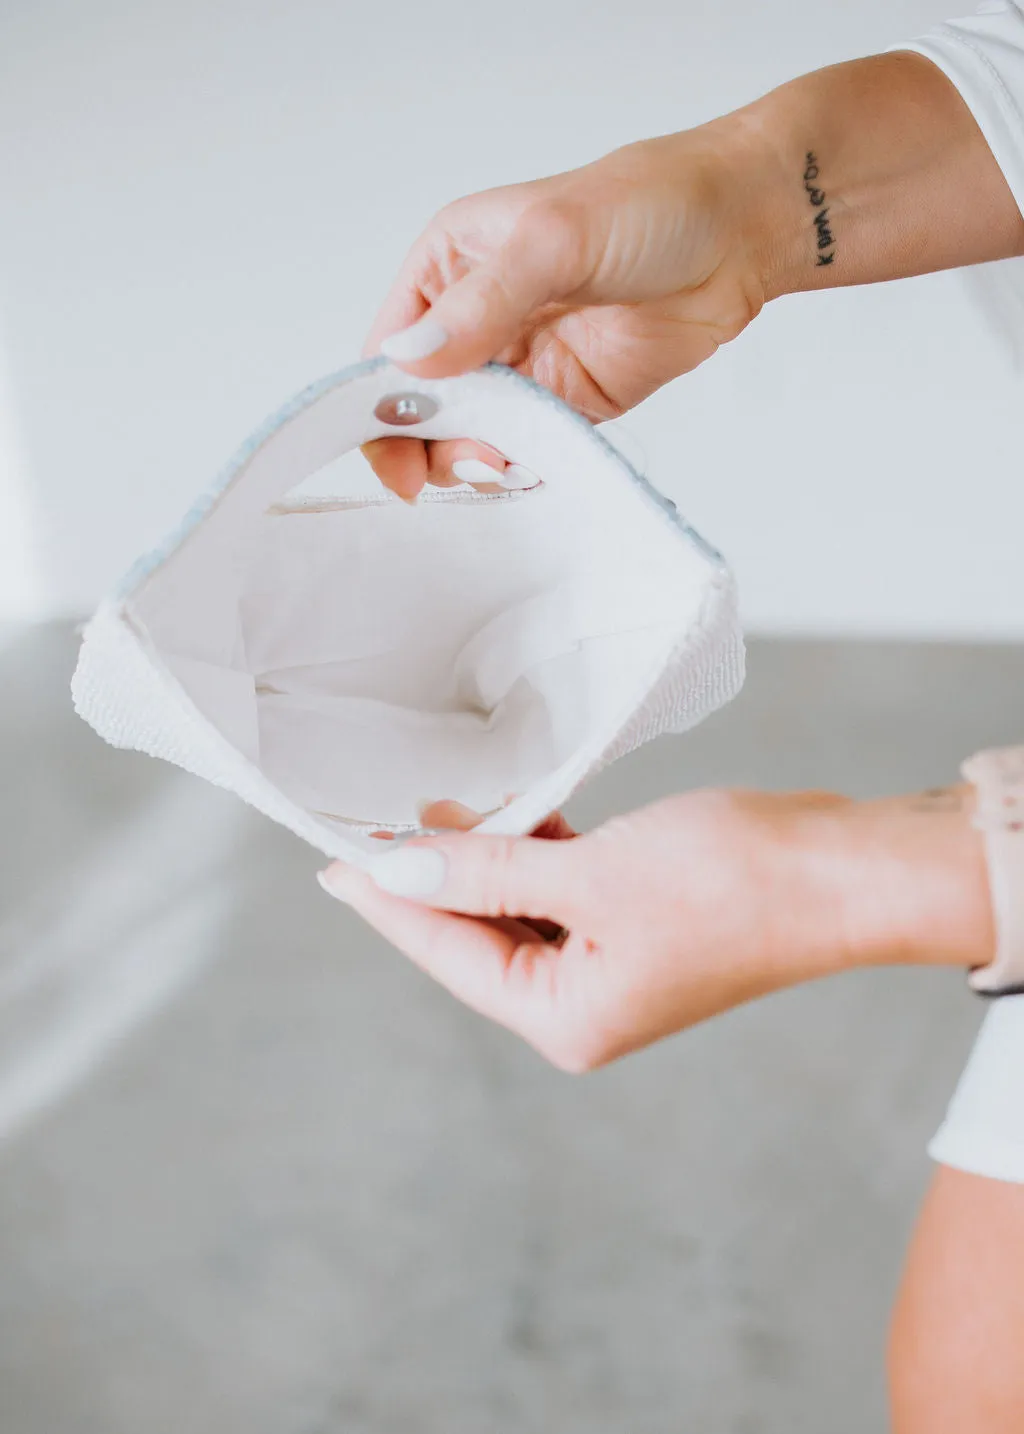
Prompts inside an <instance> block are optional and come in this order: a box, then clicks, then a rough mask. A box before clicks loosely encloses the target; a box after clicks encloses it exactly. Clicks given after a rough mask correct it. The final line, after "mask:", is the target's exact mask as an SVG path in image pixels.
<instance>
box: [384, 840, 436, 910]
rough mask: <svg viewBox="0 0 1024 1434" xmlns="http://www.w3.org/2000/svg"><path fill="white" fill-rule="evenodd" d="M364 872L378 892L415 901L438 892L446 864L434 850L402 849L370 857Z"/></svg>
mask: <svg viewBox="0 0 1024 1434" xmlns="http://www.w3.org/2000/svg"><path fill="white" fill-rule="evenodd" d="M364 870H365V871H366V874H367V875H368V876H369V877H371V878H372V879H373V881H375V882H376V884H377V885H378V886H379V887H380V889H381V891H389V892H390V893H391V895H392V896H408V897H411V898H412V899H414V900H417V899H419V898H420V897H424V896H433V895H434V894H435V892H438V891H440V890H441V887H442V886H443V885H444V878H445V872H446V871H447V870H448V863H447V861H446V860H445V858H444V855H443V853H441V852H439V851H435V850H434V848H433V847H426V846H405V847H399V849H398V850H397V851H387V852H384V853H383V854H382V855H381V856H374V857H371V858H370V860H369V861H368V862H367V863H366V866H365V868H364Z"/></svg>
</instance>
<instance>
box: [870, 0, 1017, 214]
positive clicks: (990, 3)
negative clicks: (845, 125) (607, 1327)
mask: <svg viewBox="0 0 1024 1434" xmlns="http://www.w3.org/2000/svg"><path fill="white" fill-rule="evenodd" d="M892 48H893V49H898V50H916V51H917V53H918V54H919V55H924V56H925V57H926V58H927V59H929V60H931V61H932V63H933V64H936V65H938V67H939V69H940V70H942V71H943V73H944V74H945V75H947V76H948V77H949V79H951V80H952V82H953V84H954V85H956V87H957V89H958V90H959V91H960V93H961V95H962V96H963V98H964V100H965V101H966V103H967V106H968V108H969V109H970V111H971V113H972V114H973V115H974V118H975V119H976V120H977V121H978V126H979V128H980V129H981V132H982V134H983V135H984V136H985V138H986V140H987V141H988V144H989V148H990V149H991V150H992V153H993V154H994V155H995V157H996V160H997V161H998V163H999V167H1000V169H1001V170H1002V171H1003V174H1004V175H1005V176H1006V182H1007V183H1008V184H1009V186H1010V190H1011V192H1012V194H1013V197H1014V199H1016V201H1017V206H1018V208H1019V209H1020V211H1021V213H1022V214H1024V4H1022V3H1018V0H986V3H985V4H983V5H982V6H981V8H980V10H979V11H978V13H977V14H976V15H971V16H970V17H969V18H968V19H966V20H947V21H946V22H945V23H944V24H942V25H936V26H935V28H934V29H933V30H929V31H928V32H927V34H925V35H922V36H921V37H920V38H919V39H916V40H911V41H910V42H909V43H907V44H901V45H894V46H893V47H892Z"/></svg>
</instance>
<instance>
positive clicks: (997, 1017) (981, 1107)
mask: <svg viewBox="0 0 1024 1434" xmlns="http://www.w3.org/2000/svg"><path fill="white" fill-rule="evenodd" d="M893 48H894V49H900V50H916V51H917V52H918V54H921V55H924V56H925V57H926V58H927V59H929V60H931V61H932V62H933V63H934V64H936V65H938V67H939V68H940V69H941V70H942V71H943V72H944V73H945V74H946V75H947V76H948V77H949V79H950V80H952V82H953V84H955V85H956V87H957V89H958V90H959V91H960V93H961V95H962V96H963V98H964V100H965V101H966V102H967V105H968V107H969V108H970V110H971V113H972V114H973V115H974V118H975V119H976V120H977V122H978V125H979V127H980V129H981V131H982V133H983V134H984V136H985V138H986V140H987V141H988V143H989V146H990V148H991V150H992V153H993V154H994V155H995V157H996V160H997V161H998V163H999V166H1000V168H1001V169H1002V171H1003V174H1004V175H1005V176H1006V181H1007V183H1008V184H1009V186H1010V190H1011V192H1012V194H1013V197H1014V198H1015V199H1016V201H1017V204H1018V206H1019V207H1020V210H1021V213H1024V3H1015V2H1012V0H987V3H986V4H984V5H982V7H981V9H980V10H979V11H978V13H977V14H976V15H973V16H971V17H970V18H969V19H966V20H950V21H947V22H946V23H945V24H943V25H937V26H936V27H935V29H933V30H930V31H929V32H928V33H927V34H926V35H923V36H922V37H921V38H920V39H917V40H913V41H911V42H910V43H909V44H903V45H899V46H894V47H893ZM930 1153H931V1155H932V1156H933V1158H934V1159H936V1160H939V1161H941V1162H942V1163H943V1164H944V1165H953V1166H955V1167H957V1168H958V1169H960V1170H968V1171H970V1172H972V1173H973V1174H975V1175H983V1176H987V1177H989V1178H991V1179H995V1180H1010V1181H1013V1182H1015V1183H1018V1184H1024V996H1007V997H1004V998H1003V999H1001V1000H999V1001H997V1002H996V1003H995V1005H994V1007H993V1009H992V1010H991V1012H990V1013H989V1015H988V1017H987V1019H986V1021H985V1024H984V1026H983V1028H982V1031H981V1035H980V1037H979V1038H978V1042H977V1044H976V1046H975V1048H974V1052H973V1054H972V1056H971V1059H970V1062H969V1064H968V1066H967V1070H966V1071H965V1073H964V1076H963V1079H962V1080H961V1082H960V1087H959V1089H958V1091H957V1093H956V1095H955V1097H954V1099H953V1102H952V1104H951V1106H950V1108H949V1111H948V1113H947V1116H946V1119H945V1121H944V1123H943V1125H942V1127H941V1129H940V1130H939V1133H938V1134H937V1135H936V1137H935V1139H934V1140H933V1141H932V1144H931V1147H930Z"/></svg>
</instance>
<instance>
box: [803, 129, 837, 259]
mask: <svg viewBox="0 0 1024 1434" xmlns="http://www.w3.org/2000/svg"><path fill="white" fill-rule="evenodd" d="M806 161H807V162H806V164H805V166H804V190H805V192H806V194H807V198H808V201H809V202H810V204H811V206H812V207H813V208H814V210H815V211H816V213H815V215H814V228H815V231H816V234H817V250H818V253H817V258H816V260H815V268H817V269H822V268H824V267H825V265H826V264H831V263H832V262H833V260H834V259H835V257H836V240H835V235H834V234H833V233H832V224H831V221H830V219H829V215H828V205H827V203H826V202H825V191H824V190H823V189H821V188H820V187H819V185H818V174H819V172H820V171H819V169H818V157H817V155H816V154H815V153H814V150H813V149H809V150H808V151H807V155H806Z"/></svg>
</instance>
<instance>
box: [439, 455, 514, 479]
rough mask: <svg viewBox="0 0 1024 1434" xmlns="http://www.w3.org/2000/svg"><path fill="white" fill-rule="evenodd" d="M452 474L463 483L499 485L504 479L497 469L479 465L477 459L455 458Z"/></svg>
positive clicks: (486, 464)
mask: <svg viewBox="0 0 1024 1434" xmlns="http://www.w3.org/2000/svg"><path fill="white" fill-rule="evenodd" d="M452 472H453V473H454V474H455V476H456V478H459V479H461V481H462V482H463V483H500V482H501V481H502V480H503V478H504V474H503V473H499V471H498V469H497V468H492V467H491V465H490V464H489V463H481V461H480V459H479V458H456V460H455V462H454V463H453V464H452Z"/></svg>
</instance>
